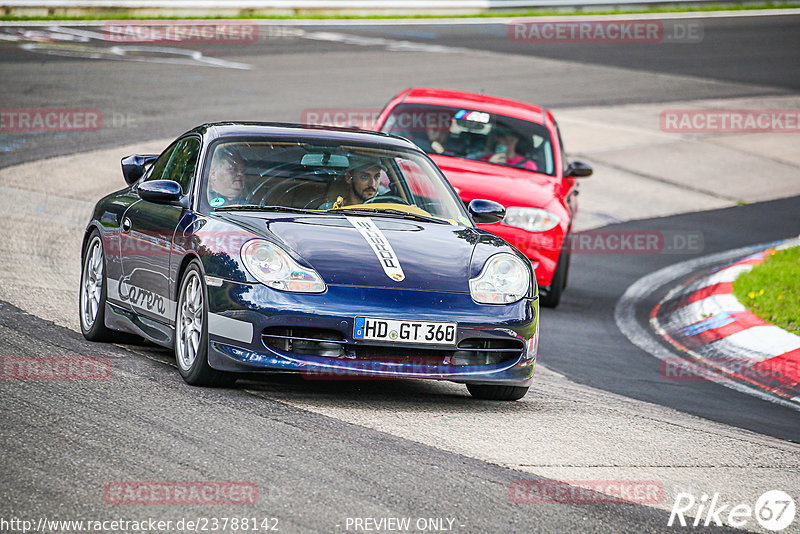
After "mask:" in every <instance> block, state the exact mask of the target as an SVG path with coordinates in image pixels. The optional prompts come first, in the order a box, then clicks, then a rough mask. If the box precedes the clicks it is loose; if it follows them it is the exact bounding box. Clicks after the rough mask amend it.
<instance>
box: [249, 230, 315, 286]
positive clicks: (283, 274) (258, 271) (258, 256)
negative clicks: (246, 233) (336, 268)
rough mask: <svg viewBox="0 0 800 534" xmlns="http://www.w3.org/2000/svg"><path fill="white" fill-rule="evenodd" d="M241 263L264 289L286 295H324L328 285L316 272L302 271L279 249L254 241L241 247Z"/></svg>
mask: <svg viewBox="0 0 800 534" xmlns="http://www.w3.org/2000/svg"><path fill="white" fill-rule="evenodd" d="M241 254H242V262H243V263H244V265H245V267H247V270H248V271H250V274H252V275H253V277H254V278H255V279H256V280H258V281H259V282H261V283H262V284H264V285H267V286H269V287H271V288H273V289H280V290H283V291H294V292H298V293H322V292H323V291H325V282H323V281H322V277H321V276H320V275H319V274H318V273H317V272H316V271H315V270H314V269H309V268H306V267H303V266H302V265H300V264H298V263H297V262H296V261H294V260H293V259H292V257H291V256H289V254H287V253H286V252H285V251H284V250H282V249H281V248H280V247H278V246H277V245H274V244H273V243H270V242H269V241H265V240H263V239H252V240H250V241H248V242H247V243H245V244H244V245H242V252H241Z"/></svg>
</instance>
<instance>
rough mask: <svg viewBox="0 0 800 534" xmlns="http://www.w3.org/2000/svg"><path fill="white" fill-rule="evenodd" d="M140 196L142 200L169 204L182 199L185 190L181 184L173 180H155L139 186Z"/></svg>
mask: <svg viewBox="0 0 800 534" xmlns="http://www.w3.org/2000/svg"><path fill="white" fill-rule="evenodd" d="M138 191H139V196H140V197H142V200H147V201H150V202H155V203H157V204H169V203H170V202H175V201H178V200H180V199H181V197H182V196H183V191H182V190H181V184H179V183H178V182H173V181H172V180H153V181H152V182H142V183H141V184H140V185H139V188H138Z"/></svg>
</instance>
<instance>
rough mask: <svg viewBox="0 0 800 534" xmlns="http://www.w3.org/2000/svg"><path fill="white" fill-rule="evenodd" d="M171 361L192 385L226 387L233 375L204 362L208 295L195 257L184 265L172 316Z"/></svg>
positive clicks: (206, 360)
mask: <svg viewBox="0 0 800 534" xmlns="http://www.w3.org/2000/svg"><path fill="white" fill-rule="evenodd" d="M175 360H176V361H177V363H178V371H179V372H180V374H181V376H182V377H183V379H184V380H185V381H186V383H187V384H190V385H192V386H218V387H219V386H222V387H224V386H229V385H231V384H233V382H235V380H236V377H235V376H233V375H229V374H227V373H223V372H222V371H217V370H216V369H213V368H212V367H211V366H210V365H208V295H207V291H206V285H205V283H204V281H203V275H202V271H201V270H200V264H199V263H198V261H197V260H192V262H191V263H190V264H189V265H188V266H187V267H186V270H185V271H184V273H183V277H182V278H181V285H180V291H179V292H178V309H177V313H176V316H175Z"/></svg>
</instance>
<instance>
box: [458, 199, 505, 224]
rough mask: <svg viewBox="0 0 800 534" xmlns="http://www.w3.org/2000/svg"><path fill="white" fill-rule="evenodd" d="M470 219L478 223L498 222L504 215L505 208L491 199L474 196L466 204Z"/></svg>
mask: <svg viewBox="0 0 800 534" xmlns="http://www.w3.org/2000/svg"><path fill="white" fill-rule="evenodd" d="M467 210H468V211H469V214H470V215H472V220H473V221H475V222H476V223H478V224H492V223H496V222H500V221H502V220H503V217H505V216H506V208H505V207H504V206H503V205H502V204H498V203H497V202H494V201H492V200H485V199H482V198H476V199H475V200H473V201H472V202H470V203H469V206H467Z"/></svg>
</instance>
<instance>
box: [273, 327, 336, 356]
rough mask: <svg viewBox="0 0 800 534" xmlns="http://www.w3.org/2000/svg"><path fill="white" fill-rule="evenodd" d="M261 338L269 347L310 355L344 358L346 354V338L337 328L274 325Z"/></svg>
mask: <svg viewBox="0 0 800 534" xmlns="http://www.w3.org/2000/svg"><path fill="white" fill-rule="evenodd" d="M261 340H262V342H263V343H264V345H265V346H267V347H270V348H275V349H278V350H282V351H286V352H294V353H298V354H308V355H309V356H324V357H326V358H342V357H344V354H345V349H344V347H345V345H344V341H345V340H344V338H343V337H342V335H341V334H340V333H339V332H337V331H335V330H322V329H319V328H302V327H273V328H266V329H264V332H263V333H262V334H261Z"/></svg>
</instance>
